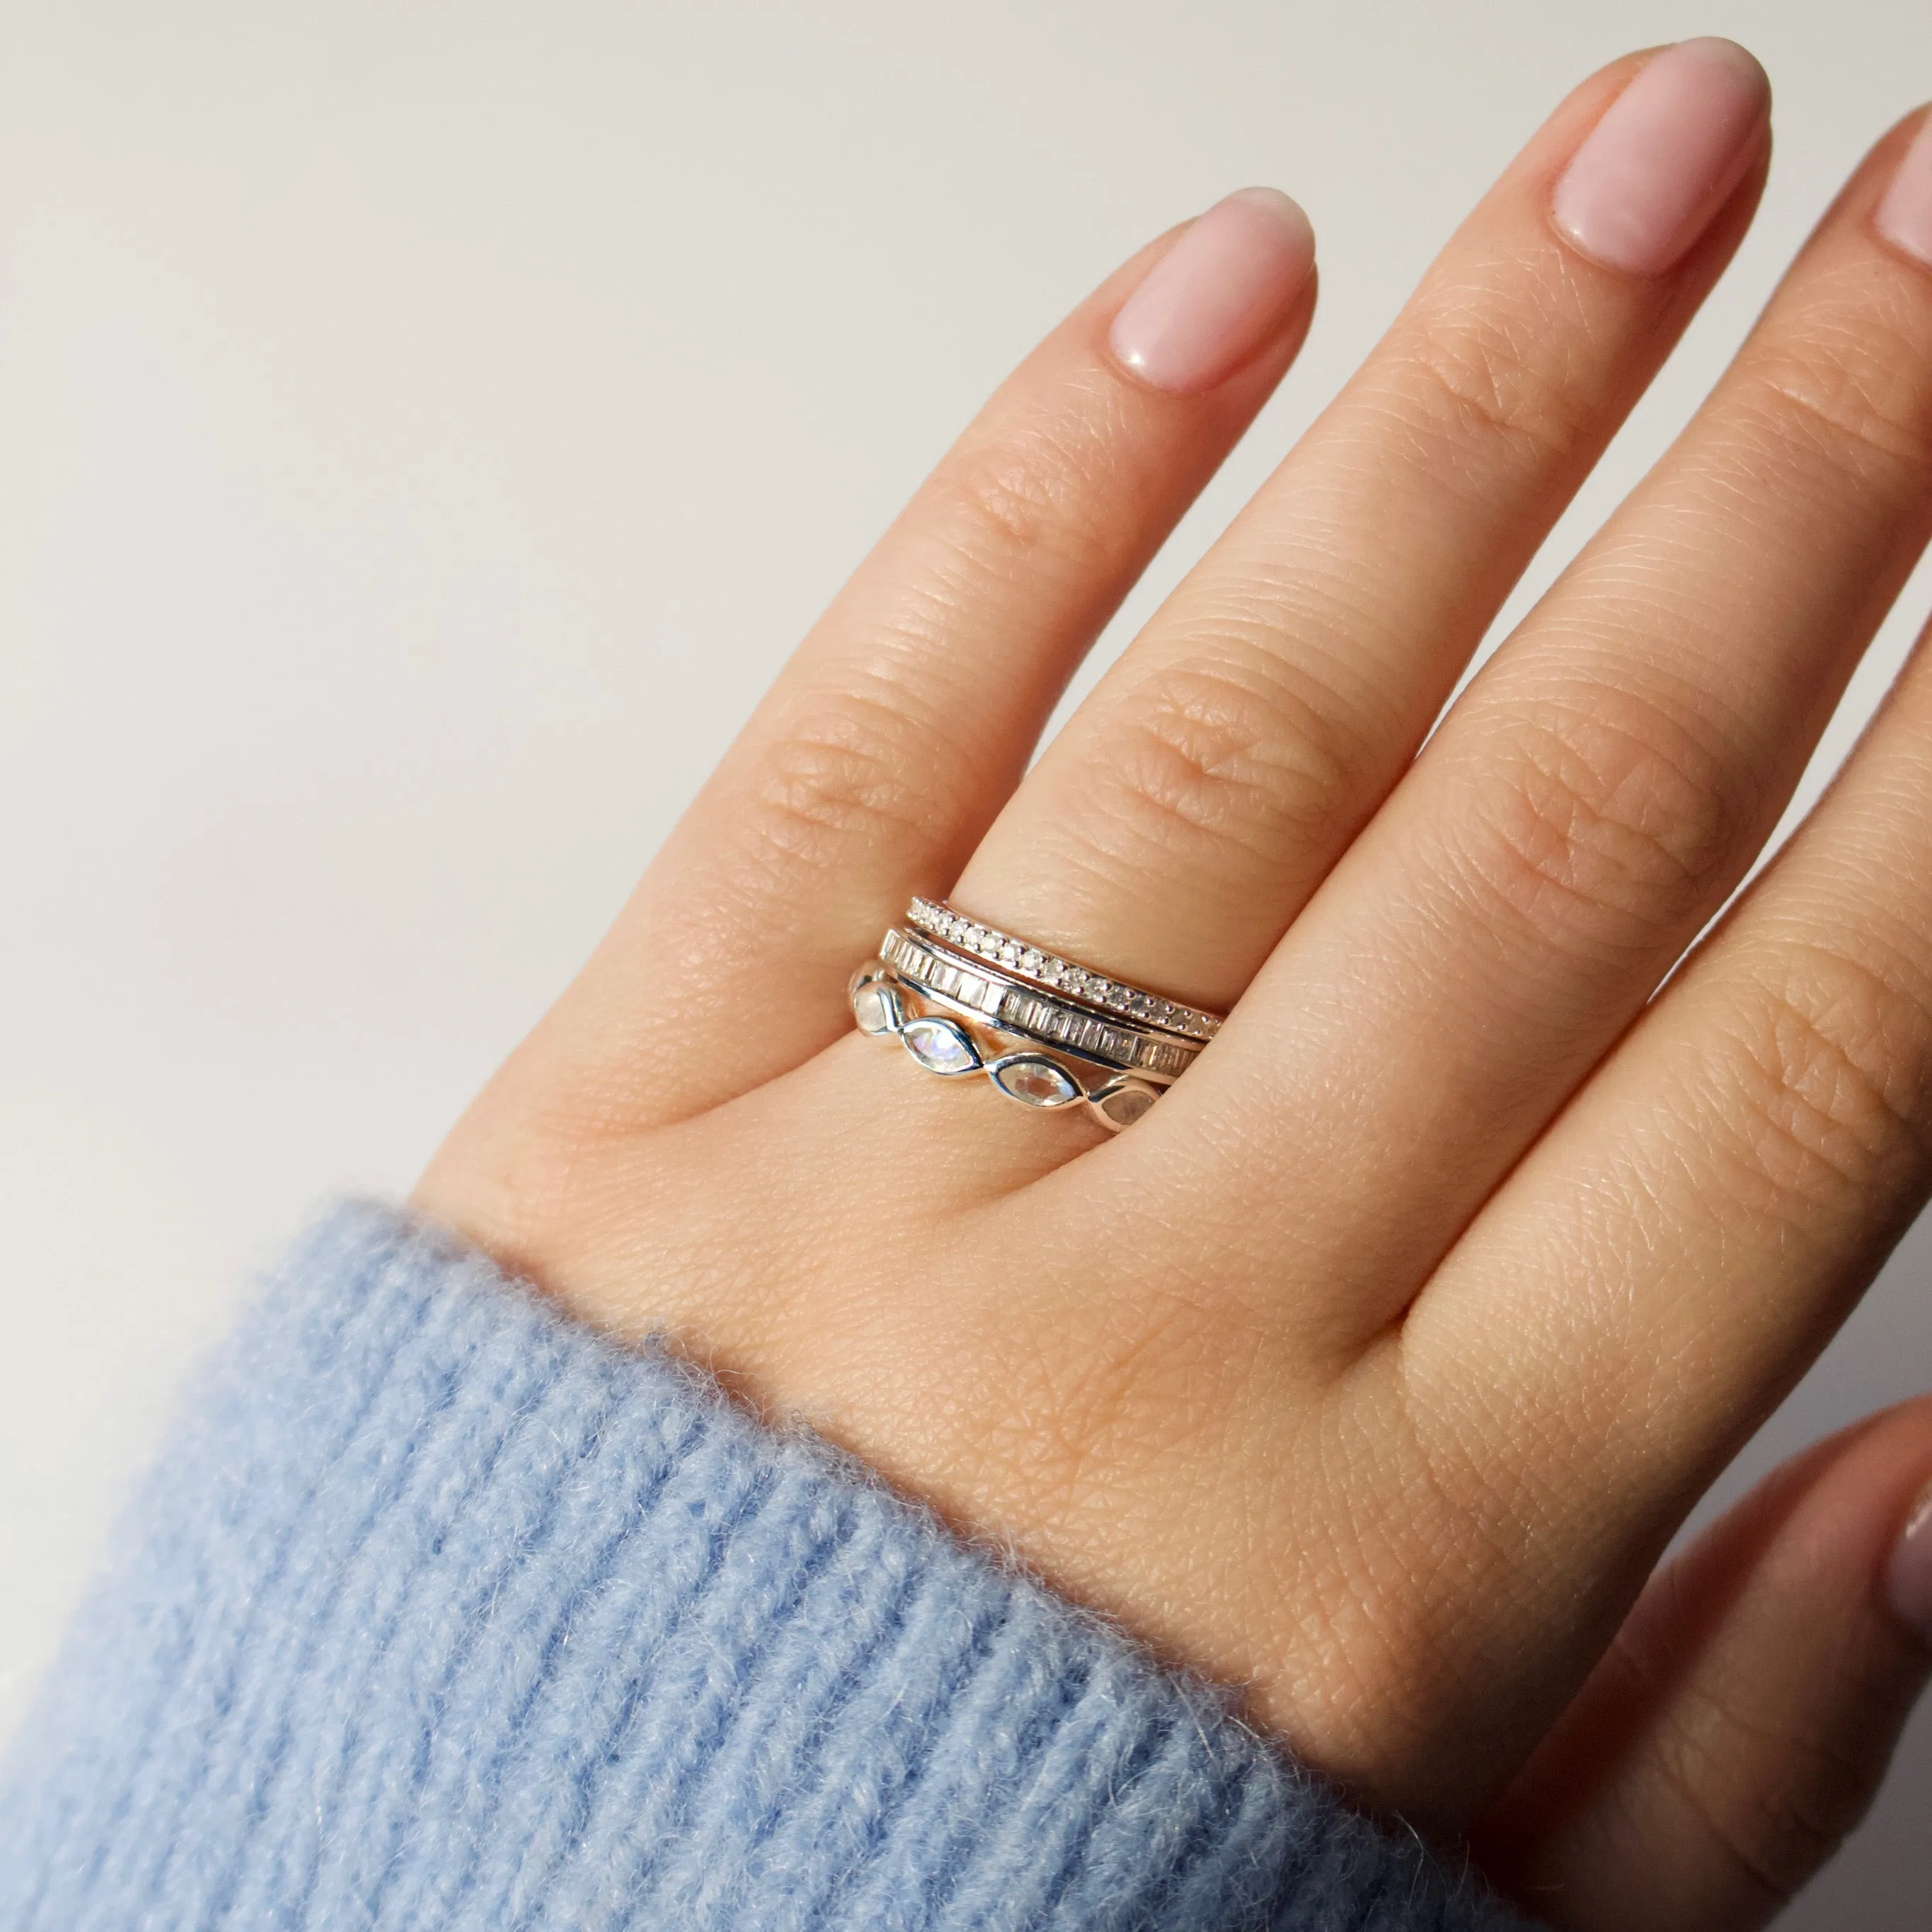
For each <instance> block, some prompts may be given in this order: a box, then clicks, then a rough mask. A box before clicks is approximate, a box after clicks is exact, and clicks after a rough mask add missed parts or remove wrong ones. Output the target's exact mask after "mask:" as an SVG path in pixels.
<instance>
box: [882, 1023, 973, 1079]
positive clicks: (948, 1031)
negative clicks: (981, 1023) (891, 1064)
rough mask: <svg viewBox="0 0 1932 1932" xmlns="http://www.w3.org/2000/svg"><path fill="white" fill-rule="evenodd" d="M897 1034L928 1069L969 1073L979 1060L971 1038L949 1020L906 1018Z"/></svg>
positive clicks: (909, 1051) (940, 1071)
mask: <svg viewBox="0 0 1932 1932" xmlns="http://www.w3.org/2000/svg"><path fill="white" fill-rule="evenodd" d="M900 1037H901V1039H902V1040H904V1042H905V1046H906V1051H907V1052H908V1053H909V1054H910V1055H912V1057H913V1059H915V1060H916V1061H918V1062H919V1064H920V1066H922V1067H924V1068H925V1069H926V1071H927V1072H928V1073H971V1072H972V1071H973V1070H974V1068H975V1067H977V1066H978V1065H979V1064H980V1055H979V1053H978V1052H977V1049H975V1048H974V1045H973V1043H972V1042H971V1040H968V1038H967V1037H966V1035H965V1032H964V1031H963V1030H962V1028H959V1027H957V1026H956V1025H954V1024H953V1022H952V1021H950V1020H941V1019H931V1018H927V1019H917V1020H908V1021H907V1022H906V1024H905V1028H904V1031H903V1033H901V1035H900Z"/></svg>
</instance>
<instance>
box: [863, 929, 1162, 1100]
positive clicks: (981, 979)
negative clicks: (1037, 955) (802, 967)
mask: <svg viewBox="0 0 1932 1932" xmlns="http://www.w3.org/2000/svg"><path fill="white" fill-rule="evenodd" d="M879 957H880V959H882V960H883V962H885V963H886V965H888V966H889V967H890V968H892V971H893V972H894V973H895V974H896V975H897V976H898V977H899V978H900V979H901V980H904V981H905V982H906V983H907V984H909V985H910V986H915V987H916V988H917V989H919V992H922V993H923V994H925V995H927V996H928V997H929V998H932V999H935V1000H937V1001H939V1002H940V1003H941V1004H942V1005H944V1006H946V1007H950V1008H952V1009H953V1010H954V1011H956V1012H959V1013H964V1014H965V1016H966V1017H968V1019H975V1020H977V1021H979V1022H980V1023H981V1024H982V1025H987V1026H992V1027H997V1028H999V1029H1000V1030H1001V1031H1002V1032H1005V1033H1010V1034H1017V1035H1019V1037H1021V1038H1022V1039H1025V1040H1033V1041H1035V1042H1037V1043H1038V1044H1040V1045H1041V1046H1050V1047H1055V1048H1058V1049H1059V1050H1060V1051H1061V1052H1064V1053H1068V1054H1072V1055H1076V1056H1077V1057H1078V1058H1080V1059H1082V1060H1088V1061H1096V1062H1097V1063H1098V1064H1100V1065H1101V1066H1103V1067H1116V1068H1118V1069H1119V1070H1121V1071H1122V1072H1124V1073H1142V1074H1145V1075H1146V1076H1148V1078H1149V1079H1153V1080H1157V1081H1159V1082H1161V1083H1162V1084H1163V1085H1165V1084H1166V1082H1169V1081H1172V1080H1178V1079H1180V1077H1181V1075H1182V1074H1184V1073H1186V1072H1187V1069H1188V1068H1189V1067H1190V1066H1192V1065H1193V1063H1194V1061H1195V1058H1196V1056H1197V1055H1199V1052H1200V1051H1201V1049H1200V1047H1199V1046H1197V1045H1196V1043H1194V1042H1193V1041H1192V1040H1179V1039H1177V1038H1175V1036H1174V1035H1173V1034H1168V1033H1163V1032H1161V1031H1158V1030H1157V1029H1155V1028H1152V1027H1144V1026H1136V1025H1132V1024H1131V1023H1130V1022H1127V1021H1125V1020H1118V1019H1113V1018H1112V1016H1109V1015H1106V1014H1103V1013H1094V1012H1091V1011H1089V1010H1087V1009H1085V1008H1084V1007H1079V1006H1076V1005H1075V1004H1073V1003H1072V1002H1071V1001H1068V1000H1065V999H1061V998H1055V995H1052V994H1051V993H1047V992H1041V991H1040V989H1038V988H1037V987H1034V986H1028V985H1026V984H1025V983H1024V982H1023V981H1022V980H1019V979H1017V978H1016V977H1013V975H1012V974H1008V973H1006V972H1004V971H1001V970H1000V969H999V968H996V967H993V966H990V965H985V964H983V963H982V962H980V961H979V960H977V959H974V960H972V961H971V962H968V961H967V960H965V959H962V958H960V957H959V956H957V955H956V954H955V953H953V951H952V950H951V948H950V947H944V948H942V947H936V946H929V945H927V944H924V943H923V942H922V941H919V940H916V939H914V938H912V937H911V936H910V935H909V934H907V933H904V932H900V931H899V930H898V929H897V928H896V927H895V928H894V929H893V930H892V931H891V932H889V933H887V934H886V937H885V939H884V941H883V944H881V945H880V948H879Z"/></svg>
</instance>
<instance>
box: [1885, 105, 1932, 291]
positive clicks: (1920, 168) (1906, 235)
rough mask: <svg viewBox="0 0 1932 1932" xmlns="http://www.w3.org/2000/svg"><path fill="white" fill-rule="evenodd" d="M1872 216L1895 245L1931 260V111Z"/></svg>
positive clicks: (1889, 240) (1928, 260) (1925, 259)
mask: <svg viewBox="0 0 1932 1932" xmlns="http://www.w3.org/2000/svg"><path fill="white" fill-rule="evenodd" d="M1872 219H1873V221H1874V222H1875V223H1876V225H1877V228H1878V232H1879V233H1880V234H1881V235H1882V236H1884V237H1885V239H1886V240H1887V241H1888V242H1890V243H1891V245H1892V246H1893V247H1894V248H1903V250H1904V251H1905V252H1906V254H1908V255H1915V256H1917V257H1918V259H1919V260H1920V261H1921V262H1925V263H1932V114H1928V115H1927V116H1926V117H1925V118H1924V121H1921V123H1920V124H1919V127H1918V136H1917V137H1916V138H1915V139H1914V140H1913V142H1912V145H1911V146H1910V147H1909V148H1906V151H1905V158H1904V160H1902V161H1900V163H1899V164H1898V172H1897V173H1896V174H1894V175H1893V176H1892V178H1891V187H1888V188H1887V189H1886V190H1885V199H1884V200H1882V202H1879V205H1878V212H1877V214H1875V215H1874V216H1873V217H1872Z"/></svg>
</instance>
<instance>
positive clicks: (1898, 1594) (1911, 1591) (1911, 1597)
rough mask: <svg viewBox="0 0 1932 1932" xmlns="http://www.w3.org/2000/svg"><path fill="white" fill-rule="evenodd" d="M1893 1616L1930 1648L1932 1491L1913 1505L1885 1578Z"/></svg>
mask: <svg viewBox="0 0 1932 1932" xmlns="http://www.w3.org/2000/svg"><path fill="white" fill-rule="evenodd" d="M1885 1598H1886V1600H1887V1601H1888V1602H1889V1603H1890V1604H1891V1613H1892V1615H1893V1616H1895V1617H1896V1618H1897V1619H1898V1620H1899V1622H1900V1623H1902V1624H1903V1625H1905V1627H1906V1629H1908V1630H1909V1631H1912V1633H1913V1634H1915V1636H1917V1637H1918V1638H1919V1640H1921V1642H1922V1643H1925V1644H1927V1645H1932V1489H1928V1490H1925V1491H1924V1492H1923V1493H1921V1496H1919V1499H1918V1501H1917V1502H1915V1503H1914V1504H1913V1505H1912V1514H1910V1515H1909V1517H1906V1520H1905V1527H1904V1529H1903V1530H1901V1531H1900V1532H1899V1538H1898V1541H1897V1543H1896V1544H1894V1545H1893V1546H1892V1552H1891V1562H1890V1564H1889V1565H1888V1566H1887V1568H1886V1570H1885Z"/></svg>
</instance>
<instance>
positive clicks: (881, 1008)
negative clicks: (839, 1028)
mask: <svg viewBox="0 0 1932 1932" xmlns="http://www.w3.org/2000/svg"><path fill="white" fill-rule="evenodd" d="M852 1016H853V1019H856V1021H857V1022H859V1031H860V1032H861V1033H870V1034H881V1033H892V1032H895V1031H897V1029H898V1022H899V1003H898V995H896V994H895V993H894V992H893V991H892V989H891V988H890V987H889V986H881V985H880V983H878V981H877V980H873V981H871V983H869V984H868V985H866V986H861V987H860V988H859V990H858V991H857V992H856V993H854V994H853V995H852Z"/></svg>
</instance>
